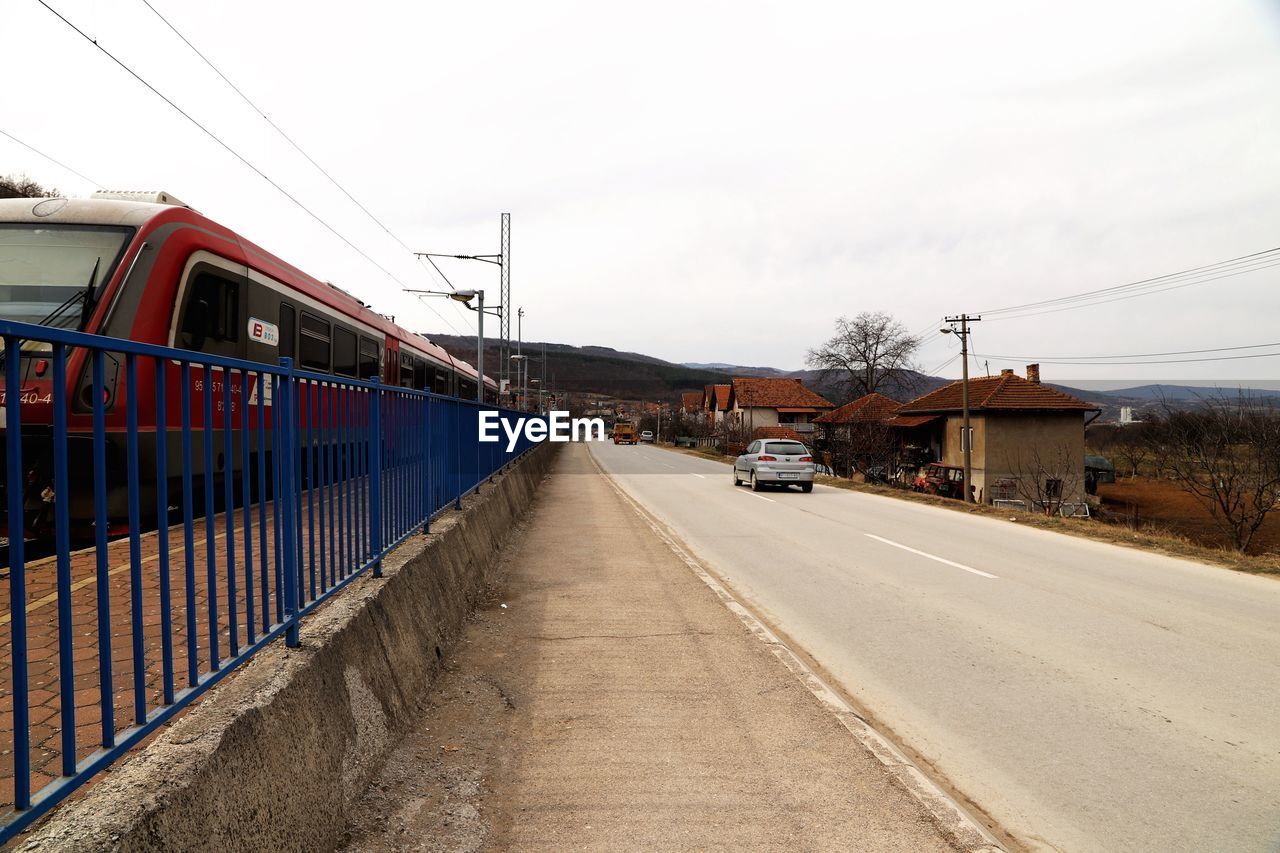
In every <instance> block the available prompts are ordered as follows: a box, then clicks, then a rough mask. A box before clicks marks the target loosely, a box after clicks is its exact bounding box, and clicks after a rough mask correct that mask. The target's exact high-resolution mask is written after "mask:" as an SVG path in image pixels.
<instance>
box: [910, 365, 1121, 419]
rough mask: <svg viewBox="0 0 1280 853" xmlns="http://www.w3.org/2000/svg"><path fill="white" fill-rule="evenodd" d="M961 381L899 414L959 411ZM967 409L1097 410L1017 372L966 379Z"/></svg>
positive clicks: (935, 392) (920, 398)
mask: <svg viewBox="0 0 1280 853" xmlns="http://www.w3.org/2000/svg"><path fill="white" fill-rule="evenodd" d="M963 384H964V383H963V382H952V383H951V384H950V385H946V386H944V387H942V388H939V389H938V390H937V391H931V392H930V393H928V394H925V395H924V396H923V397H917V398H916V399H914V400H912V401H911V402H910V403H907V404H905V405H904V406H903V407H902V408H901V409H899V410H898V411H899V413H900V414H903V415H908V414H912V415H914V414H925V413H927V412H958V411H960V409H961V408H962V407H963V404H962V402H961V398H960V395H961V386H962V385H963ZM969 409H970V410H971V411H1007V412H1043V411H1055V412H1093V411H1097V410H1098V407H1097V406H1095V405H1094V404H1093V403H1086V402H1085V401H1084V400H1079V399H1077V398H1075V397H1072V396H1071V395H1070V394H1064V393H1062V392H1061V391H1055V390H1054V389H1053V388H1050V387H1049V386H1048V385H1042V384H1040V383H1039V382H1031V381H1030V380H1027V379H1023V378H1022V377H1021V376H1018V375H1017V374H1016V373H1002V374H1001V375H999V376H984V377H982V378H979V379H970V380H969Z"/></svg>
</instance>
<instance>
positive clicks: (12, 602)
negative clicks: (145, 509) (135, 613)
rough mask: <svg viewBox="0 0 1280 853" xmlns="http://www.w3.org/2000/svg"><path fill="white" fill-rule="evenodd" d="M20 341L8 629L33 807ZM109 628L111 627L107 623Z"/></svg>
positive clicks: (15, 369)
mask: <svg viewBox="0 0 1280 853" xmlns="http://www.w3.org/2000/svg"><path fill="white" fill-rule="evenodd" d="M19 345H20V341H19V340H18V339H17V338H14V337H9V336H6V337H5V339H4V375H5V388H6V389H7V391H8V393H7V394H6V395H5V401H4V403H5V445H6V447H5V450H6V453H7V457H6V460H7V462H8V466H7V468H6V469H5V476H6V479H7V481H8V482H7V483H6V484H5V488H6V491H7V493H8V494H7V497H8V499H9V507H8V510H9V614H10V616H9V634H10V643H11V645H10V649H11V651H10V654H11V656H12V666H13V670H12V675H13V686H12V690H13V807H14V808H15V809H17V810H18V811H22V810H24V809H27V808H30V807H31V730H30V728H29V724H30V716H29V710H28V705H27V571H26V559H25V556H24V555H23V553H22V545H23V536H24V534H25V532H26V519H25V516H24V512H23V484H24V482H25V480H26V478H25V477H24V476H23V473H24V472H23V469H22V394H21V392H19V391H18V389H20V388H21V387H22V378H21V373H20V370H19V368H20V367H21V364H22V355H21V353H20V351H19V349H18V347H19ZM108 630H110V629H108Z"/></svg>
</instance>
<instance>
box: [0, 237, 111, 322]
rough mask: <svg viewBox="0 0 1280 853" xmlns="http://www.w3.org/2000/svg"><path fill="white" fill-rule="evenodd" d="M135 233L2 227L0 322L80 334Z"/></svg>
mask: <svg viewBox="0 0 1280 853" xmlns="http://www.w3.org/2000/svg"><path fill="white" fill-rule="evenodd" d="M132 233H133V229H132V228H125V227H120V226H110V225H61V224H58V225H53V224H49V225H44V224H36V223H17V224H12V223H4V224H0V317H3V318H4V319H6V320H18V321H21V322H23V323H36V324H39V325H45V326H55V327H57V328H62V329H79V328H80V327H81V325H82V318H84V317H85V316H87V315H88V311H87V310H86V307H91V306H92V304H93V301H94V299H95V298H96V297H97V295H98V293H99V291H100V288H101V287H102V284H103V283H104V282H105V281H107V280H108V279H109V278H110V276H111V273H112V271H113V270H114V269H115V266H116V264H117V263H118V262H119V260H120V256H121V255H122V254H123V252H124V247H125V244H126V242H127V241H128V240H129V236H130V235H131V234H132Z"/></svg>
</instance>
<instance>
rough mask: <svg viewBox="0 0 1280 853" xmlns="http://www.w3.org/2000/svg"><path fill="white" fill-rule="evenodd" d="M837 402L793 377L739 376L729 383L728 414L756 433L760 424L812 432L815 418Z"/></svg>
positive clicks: (806, 434)
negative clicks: (831, 400) (832, 401)
mask: <svg viewBox="0 0 1280 853" xmlns="http://www.w3.org/2000/svg"><path fill="white" fill-rule="evenodd" d="M834 408H835V406H834V405H833V404H832V403H831V402H830V401H828V400H827V399H826V398H825V397H822V396H821V395H819V394H817V393H815V392H813V391H810V390H809V389H808V388H806V387H805V386H804V383H802V382H801V381H800V380H799V379H793V378H790V377H780V378H757V377H738V378H735V379H734V380H733V383H732V384H731V385H730V386H729V404H728V415H727V417H728V418H729V419H730V420H731V421H732V422H733V423H734V424H735V425H737V426H740V427H742V428H745V429H746V431H747V434H748V435H754V434H755V431H756V430H758V429H760V428H761V427H776V426H785V427H789V428H790V429H792V430H794V431H795V432H797V433H799V434H801V435H805V436H808V435H812V434H813V420H814V418H816V417H817V416H818V415H821V414H822V413H823V412H827V411H830V410H831V409H834Z"/></svg>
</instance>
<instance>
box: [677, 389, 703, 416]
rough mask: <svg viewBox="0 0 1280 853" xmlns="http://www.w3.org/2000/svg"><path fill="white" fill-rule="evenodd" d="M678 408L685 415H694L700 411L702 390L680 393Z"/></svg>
mask: <svg viewBox="0 0 1280 853" xmlns="http://www.w3.org/2000/svg"><path fill="white" fill-rule="evenodd" d="M680 410H681V411H682V412H683V413H684V414H686V415H696V414H698V413H699V412H701V411H702V392H701V391H686V392H685V393H683V394H681V395H680Z"/></svg>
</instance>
